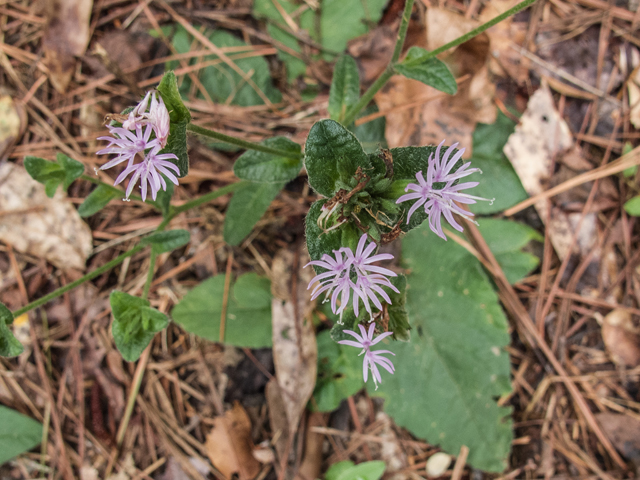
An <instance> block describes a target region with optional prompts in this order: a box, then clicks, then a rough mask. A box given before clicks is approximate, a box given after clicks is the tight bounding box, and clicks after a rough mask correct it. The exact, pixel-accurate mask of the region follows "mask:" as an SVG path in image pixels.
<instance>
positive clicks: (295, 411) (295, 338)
mask: <svg viewBox="0 0 640 480" xmlns="http://www.w3.org/2000/svg"><path fill="white" fill-rule="evenodd" d="M296 255H297V257H298V259H297V262H296V260H295V256H296ZM303 255H306V254H305V253H304V250H303V249H302V248H300V249H299V250H298V253H297V254H293V253H291V252H288V251H281V252H279V253H278V254H276V258H275V259H274V265H276V264H277V263H281V262H284V264H285V267H280V266H278V267H277V268H276V269H274V271H283V272H286V273H285V274H283V275H282V276H283V278H282V279H281V281H280V282H277V283H279V284H281V285H290V288H289V290H288V292H287V295H286V297H285V298H282V297H281V298H278V297H275V298H274V299H273V302H272V304H271V317H272V322H273V363H274V366H275V370H276V378H277V380H278V385H279V386H280V389H281V392H282V400H283V403H284V405H285V407H286V410H285V411H286V414H287V420H288V422H289V434H293V433H295V431H296V430H297V428H298V423H299V421H300V417H301V415H302V412H303V411H304V409H305V407H306V405H307V402H308V401H309V398H311V395H312V393H313V388H314V387H315V382H316V371H317V358H318V347H317V345H316V337H315V333H314V331H313V325H312V324H311V317H310V315H309V313H310V311H311V298H310V295H309V292H308V291H307V288H306V287H307V284H308V283H309V281H310V275H312V272H310V270H311V269H307V270H304V269H303V265H305V264H306V263H307V258H305V257H303ZM296 264H297V268H294V265H296ZM283 291H284V290H283V289H281V288H277V289H275V291H274V295H275V294H278V293H281V292H283Z"/></svg>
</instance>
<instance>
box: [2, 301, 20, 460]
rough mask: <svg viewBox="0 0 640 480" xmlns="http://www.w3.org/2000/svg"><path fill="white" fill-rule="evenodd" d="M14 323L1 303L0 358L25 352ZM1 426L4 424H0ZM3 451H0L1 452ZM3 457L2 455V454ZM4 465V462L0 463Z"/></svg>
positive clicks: (11, 315)
mask: <svg viewBox="0 0 640 480" xmlns="http://www.w3.org/2000/svg"><path fill="white" fill-rule="evenodd" d="M12 323H13V314H12V313H11V310H9V309H8V308H7V307H6V306H5V305H4V304H2V303H0V357H17V356H18V355H20V354H21V353H22V352H23V351H24V347H23V346H22V344H21V343H20V341H18V339H17V338H16V337H14V336H13V332H11V329H10V328H9V325H11V324H12ZM0 425H2V423H1V422H0ZM1 451H2V449H0V452H1ZM0 456H1V454H0ZM0 464H2V462H0Z"/></svg>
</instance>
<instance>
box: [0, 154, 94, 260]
mask: <svg viewBox="0 0 640 480" xmlns="http://www.w3.org/2000/svg"><path fill="white" fill-rule="evenodd" d="M0 219H1V221H0V240H2V241H3V242H6V243H9V244H11V246H12V247H13V248H15V249H16V250H18V251H20V252H23V253H27V254H30V255H33V256H34V257H39V258H44V259H45V260H47V261H48V262H50V263H52V264H53V265H55V266H57V267H59V268H62V269H68V268H75V269H78V270H84V267H85V262H86V260H87V257H88V256H89V254H90V253H91V249H92V238H91V230H90V229H89V227H88V226H87V224H86V223H84V222H83V221H82V219H81V218H80V215H78V212H77V211H76V209H75V208H73V206H72V205H71V204H70V203H69V202H67V201H66V200H65V194H64V193H62V191H61V190H58V193H56V196H55V197H54V198H53V199H50V198H48V197H47V195H46V194H45V192H44V186H43V185H41V184H39V183H38V182H36V181H35V180H33V179H32V178H31V177H30V176H29V174H28V173H27V172H26V171H25V169H24V168H23V167H21V166H17V165H14V164H11V163H5V164H3V165H0Z"/></svg>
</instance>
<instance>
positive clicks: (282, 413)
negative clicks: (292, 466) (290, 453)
mask: <svg viewBox="0 0 640 480" xmlns="http://www.w3.org/2000/svg"><path fill="white" fill-rule="evenodd" d="M264 395H265V397H266V399H267V407H268V409H267V410H268V412H269V426H270V427H271V432H272V434H273V437H272V443H273V445H274V446H275V447H276V452H277V453H278V457H279V458H282V457H283V456H284V454H285V450H286V448H287V434H288V432H289V422H288V420H287V409H286V407H285V405H284V400H282V392H281V391H280V386H278V381H277V380H276V379H275V378H274V379H272V380H269V383H267V386H266V388H265V391H264Z"/></svg>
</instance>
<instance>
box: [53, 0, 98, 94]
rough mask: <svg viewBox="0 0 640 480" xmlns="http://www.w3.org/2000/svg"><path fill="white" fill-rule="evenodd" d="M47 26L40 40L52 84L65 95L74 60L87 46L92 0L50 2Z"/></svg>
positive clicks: (56, 0)
mask: <svg viewBox="0 0 640 480" xmlns="http://www.w3.org/2000/svg"><path fill="white" fill-rule="evenodd" d="M46 5H47V10H46V17H47V25H46V27H45V31H44V36H43V38H42V46H43V48H44V54H45V60H46V63H47V66H48V67H49V71H50V73H49V79H50V80H51V84H52V85H53V86H54V88H55V89H56V90H58V92H60V93H64V92H65V91H66V89H67V86H68V85H69V82H70V81H71V77H72V75H73V72H74V67H75V63H76V57H79V56H81V55H83V54H84V52H85V50H86V49H87V44H88V43H89V18H90V16H91V9H92V8H93V1H92V0H49V1H48V2H46Z"/></svg>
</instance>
